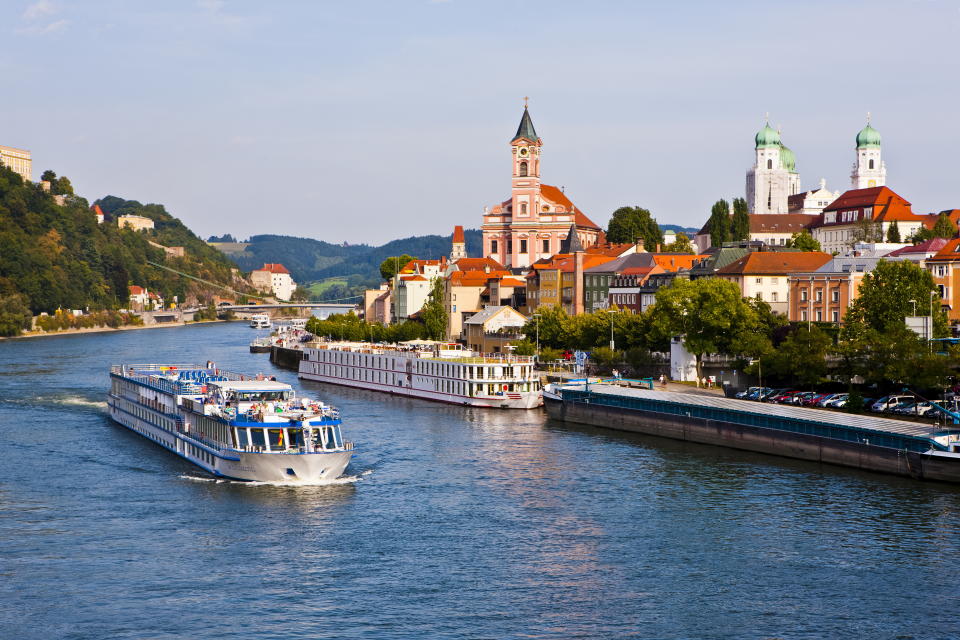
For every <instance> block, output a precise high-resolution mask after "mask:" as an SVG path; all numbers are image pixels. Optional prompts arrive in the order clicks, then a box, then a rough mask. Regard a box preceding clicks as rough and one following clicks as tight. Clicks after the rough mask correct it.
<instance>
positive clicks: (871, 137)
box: [857, 124, 880, 149]
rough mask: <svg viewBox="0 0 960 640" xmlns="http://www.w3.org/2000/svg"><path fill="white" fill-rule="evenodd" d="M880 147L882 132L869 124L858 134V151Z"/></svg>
mask: <svg viewBox="0 0 960 640" xmlns="http://www.w3.org/2000/svg"><path fill="white" fill-rule="evenodd" d="M879 146H880V132H879V131H877V130H876V129H874V128H873V127H871V126H870V125H869V124H867V126H865V127H864V128H863V129H860V133H858V134H857V149H867V148H877V147H879Z"/></svg>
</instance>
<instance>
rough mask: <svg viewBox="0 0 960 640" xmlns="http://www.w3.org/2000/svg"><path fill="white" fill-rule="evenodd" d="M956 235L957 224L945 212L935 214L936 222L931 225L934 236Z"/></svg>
mask: <svg viewBox="0 0 960 640" xmlns="http://www.w3.org/2000/svg"><path fill="white" fill-rule="evenodd" d="M955 235H957V225H955V224H954V223H953V222H952V221H951V220H950V216H948V215H947V214H946V213H945V212H944V213H941V214H940V215H939V216H937V223H936V224H935V225H933V236H934V237H935V238H952V237H954V236H955Z"/></svg>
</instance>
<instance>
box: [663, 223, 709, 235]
mask: <svg viewBox="0 0 960 640" xmlns="http://www.w3.org/2000/svg"><path fill="white" fill-rule="evenodd" d="M659 226H660V230H661V231H673V232H674V233H685V234H687V236H688V237H689V238H693V236H695V235H697V231H700V229H699V228H698V227H681V226H680V225H678V224H661V225H659Z"/></svg>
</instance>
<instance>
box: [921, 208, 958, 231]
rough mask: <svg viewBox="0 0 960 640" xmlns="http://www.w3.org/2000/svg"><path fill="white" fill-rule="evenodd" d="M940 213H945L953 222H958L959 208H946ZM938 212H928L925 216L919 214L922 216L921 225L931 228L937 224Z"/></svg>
mask: <svg viewBox="0 0 960 640" xmlns="http://www.w3.org/2000/svg"><path fill="white" fill-rule="evenodd" d="M940 213H945V214H947V217H948V218H949V219H950V222H952V223H953V224H955V225H957V224H960V209H947V210H946V211H941V212H940ZM940 213H929V214H927V215H925V216H921V217H922V218H924V220H923V226H925V227H926V228H927V229H933V228H934V227H935V226H937V220H939V219H940Z"/></svg>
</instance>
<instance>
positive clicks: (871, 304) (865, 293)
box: [844, 260, 947, 337]
mask: <svg viewBox="0 0 960 640" xmlns="http://www.w3.org/2000/svg"><path fill="white" fill-rule="evenodd" d="M936 291H937V289H936V287H935V286H934V283H933V276H932V275H930V272H929V271H927V270H926V269H921V268H920V267H918V266H917V265H915V264H913V263H912V262H909V261H905V260H904V261H897V262H889V261H887V260H880V261H879V262H878V263H877V266H876V267H875V268H874V270H873V271H871V272H870V273H867V274H866V275H864V276H863V280H862V281H861V283H860V288H859V289H858V292H857V298H856V300H854V301H853V304H851V305H850V307H849V309H847V314H846V316H845V318H844V321H845V322H846V323H848V324H851V323H859V324H862V325H864V326H865V327H867V328H869V329H872V330H874V331H877V332H879V333H881V334H890V332H892V331H893V330H894V329H898V328H899V327H902V326H904V318H905V317H906V316H912V315H914V313H916V314H918V315H928V314H929V312H930V307H931V293H933V299H932V306H933V334H934V337H943V336H945V335H947V318H946V314H944V313H943V312H942V311H941V310H940V296H939V295H938V294H937V293H936Z"/></svg>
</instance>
